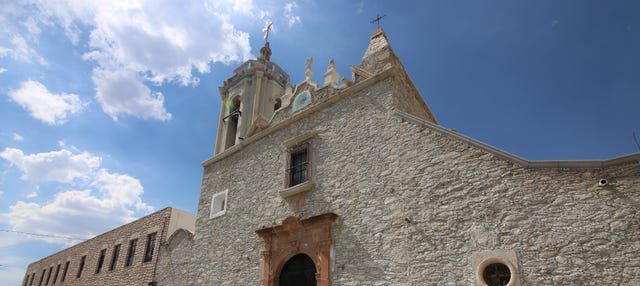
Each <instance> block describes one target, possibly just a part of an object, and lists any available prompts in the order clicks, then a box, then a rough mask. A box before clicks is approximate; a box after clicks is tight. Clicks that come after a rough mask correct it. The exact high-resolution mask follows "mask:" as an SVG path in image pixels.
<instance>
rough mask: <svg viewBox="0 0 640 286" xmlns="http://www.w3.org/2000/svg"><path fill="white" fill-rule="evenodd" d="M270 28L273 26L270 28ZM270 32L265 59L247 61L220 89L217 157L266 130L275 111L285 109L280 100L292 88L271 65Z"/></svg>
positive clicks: (262, 49) (264, 52) (266, 40)
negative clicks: (288, 87)
mask: <svg viewBox="0 0 640 286" xmlns="http://www.w3.org/2000/svg"><path fill="white" fill-rule="evenodd" d="M267 27H268V28H270V25H268V26H267ZM268 28H265V29H267V30H266V36H265V42H264V46H263V47H262V48H261V49H260V54H261V56H260V57H259V58H258V59H252V60H248V61H246V62H244V63H243V64H242V65H240V66H239V67H238V68H236V69H235V70H234V72H233V76H231V77H230V78H229V79H227V80H225V81H224V84H223V85H222V86H221V87H220V88H219V91H220V97H221V100H222V104H221V105H220V108H221V110H220V120H219V122H218V134H217V139H216V149H215V154H219V153H222V152H224V150H227V149H229V148H231V147H233V146H234V145H237V144H239V143H240V142H241V141H242V140H244V139H245V138H248V137H250V136H251V135H253V134H254V133H255V132H256V131H259V130H260V129H264V128H266V127H267V126H268V125H269V123H270V122H271V118H272V117H273V114H274V112H275V110H277V109H279V108H280V106H281V99H280V97H281V96H282V95H284V93H285V89H286V87H287V86H289V85H290V83H289V75H288V74H287V73H286V72H285V71H284V70H283V69H282V68H281V67H280V66H278V65H277V64H276V63H274V62H271V48H270V47H269V41H268V32H269V30H268Z"/></svg>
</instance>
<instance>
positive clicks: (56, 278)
mask: <svg viewBox="0 0 640 286" xmlns="http://www.w3.org/2000/svg"><path fill="white" fill-rule="evenodd" d="M58 273H60V264H58V266H57V267H56V275H53V284H56V281H57V280H58Z"/></svg>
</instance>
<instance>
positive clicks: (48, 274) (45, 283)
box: [44, 266, 53, 285]
mask: <svg viewBox="0 0 640 286" xmlns="http://www.w3.org/2000/svg"><path fill="white" fill-rule="evenodd" d="M51 272H53V266H51V267H49V273H47V282H44V285H49V279H51Z"/></svg>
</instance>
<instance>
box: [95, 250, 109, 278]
mask: <svg viewBox="0 0 640 286" xmlns="http://www.w3.org/2000/svg"><path fill="white" fill-rule="evenodd" d="M106 255H107V250H106V249H103V250H100V257H98V265H96V273H100V271H101V270H102V265H103V264H104V257H105V256H106Z"/></svg>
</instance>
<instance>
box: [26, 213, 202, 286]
mask: <svg viewBox="0 0 640 286" xmlns="http://www.w3.org/2000/svg"><path fill="white" fill-rule="evenodd" d="M194 222H195V218H194V216H193V215H192V214H190V213H187V212H184V211H181V210H178V209H175V208H165V209H163V210H160V211H157V212H155V213H152V214H150V215H148V216H145V217H143V218H140V219H138V220H136V221H133V222H130V223H128V224H125V225H123V226H121V227H118V228H116V229H113V230H111V231H108V232H106V233H103V234H101V235H98V236H96V237H94V238H92V239H89V240H86V241H83V242H81V243H79V244H77V245H74V246H72V247H69V248H67V249H65V250H62V251H60V252H58V253H55V254H53V255H51V256H48V257H45V258H43V259H40V260H38V261H36V262H33V263H31V264H30V265H29V267H28V268H27V273H26V275H25V278H24V280H23V283H22V285H23V286H50V285H59V286H62V285H83V286H89V285H96V286H97V285H114V286H115V285H140V286H147V285H154V284H153V283H154V277H155V275H156V269H157V265H158V253H159V252H160V247H161V245H162V244H163V243H164V242H166V241H167V239H168V238H170V237H171V236H172V235H174V234H175V233H176V232H177V231H180V232H191V233H192V232H193V231H194Z"/></svg>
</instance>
